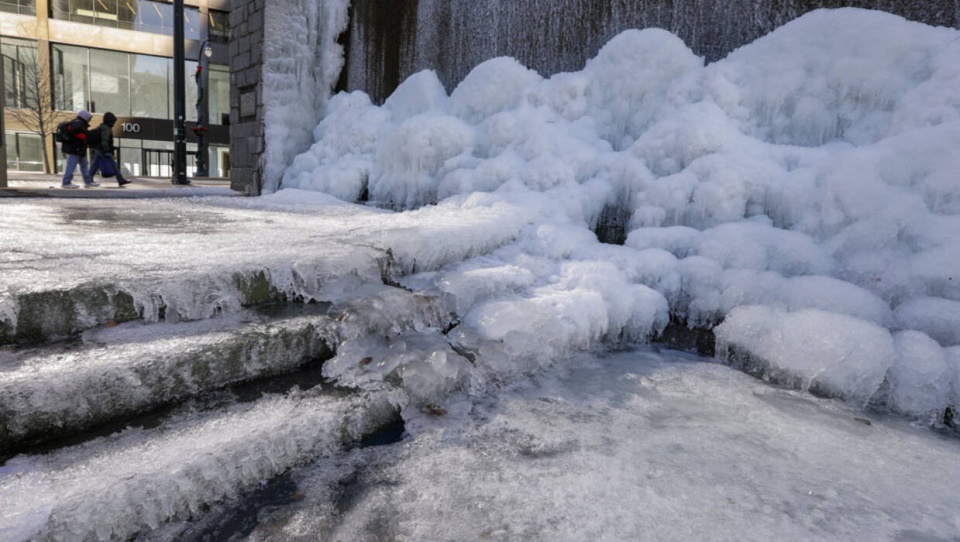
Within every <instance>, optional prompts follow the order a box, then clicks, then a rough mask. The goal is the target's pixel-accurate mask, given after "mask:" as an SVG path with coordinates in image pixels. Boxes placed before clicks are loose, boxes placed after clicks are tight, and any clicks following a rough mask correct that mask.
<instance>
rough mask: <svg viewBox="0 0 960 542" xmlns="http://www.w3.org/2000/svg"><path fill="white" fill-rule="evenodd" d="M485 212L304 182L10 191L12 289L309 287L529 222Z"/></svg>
mask: <svg viewBox="0 0 960 542" xmlns="http://www.w3.org/2000/svg"><path fill="white" fill-rule="evenodd" d="M473 211H474V212H470V211H469V210H464V209H458V210H457V212H456V213H454V212H451V211H450V210H449V209H447V210H446V211H441V212H433V213H431V211H430V210H425V211H424V212H418V213H404V214H394V213H388V212H384V211H380V210H377V209H374V208H368V207H362V206H356V205H347V204H343V203H342V202H339V201H338V200H334V199H332V198H329V197H326V196H323V195H321V194H316V193H306V192H300V191H298V190H286V191H284V192H283V193H281V194H276V195H274V196H271V197H264V198H218V197H210V198H191V199H188V200H184V199H179V200H175V199H150V200H49V199H47V200H43V199H34V200H23V199H17V200H14V199H4V200H0V295H3V293H4V292H5V291H7V292H18V293H22V292H25V291H41V290H45V289H51V288H60V289H63V288H70V287H74V286H76V285H78V284H82V283H85V282H91V281H94V282H112V283H116V284H121V285H124V286H126V287H128V288H129V289H131V290H134V291H136V290H137V289H138V288H137V284H138V283H142V282H143V281H150V280H163V281H169V280H174V281H177V282H189V281H196V280H202V279H204V278H206V277H210V276H213V277H215V276H217V275H223V274H225V273H228V272H230V271H235V270H251V269H256V270H261V269H264V268H267V269H270V270H272V271H274V272H276V273H281V272H285V273H286V274H287V275H289V281H290V282H291V284H290V285H289V286H290V287H291V288H299V287H303V288H306V289H307V291H304V292H299V293H301V294H307V295H309V294H310V293H311V292H310V291H309V288H311V287H313V288H316V287H317V286H318V279H322V278H324V276H323V275H324V272H326V273H327V274H328V276H333V275H344V274H350V273H352V274H354V275H357V276H359V277H361V278H364V279H367V278H374V279H376V280H379V277H380V269H379V268H378V262H377V261H376V259H377V258H378V257H381V256H382V255H383V252H384V251H385V250H386V249H388V248H389V249H390V250H391V252H392V253H393V254H394V256H395V257H396V258H397V259H398V260H399V261H402V260H403V259H404V258H410V259H411V260H412V259H416V261H417V262H418V265H419V267H420V268H421V269H422V268H429V267H430V266H432V265H437V264H438V262H443V261H457V260H459V259H462V257H463V251H464V250H469V251H474V252H475V251H477V250H482V249H483V248H484V247H486V248H490V247H493V246H496V245H497V244H499V243H502V242H504V241H505V240H507V239H509V238H510V237H511V236H512V235H514V234H515V233H516V231H517V229H519V227H520V226H521V225H522V224H523V223H524V216H525V213H523V212H519V211H518V210H517V209H511V208H507V206H499V207H496V206H490V207H484V206H476V207H474V208H473ZM464 239H469V240H470V241H471V243H469V244H468V243H466V242H464ZM464 247H466V248H464ZM318 262H324V263H321V264H318ZM314 265H318V267H319V270H317V269H309V268H310V267H311V266H314ZM298 270H302V271H303V273H302V274H299V275H298ZM311 275H312V276H311ZM143 289H146V287H144V288H143ZM0 311H2V299H0ZM0 314H2V312H0Z"/></svg>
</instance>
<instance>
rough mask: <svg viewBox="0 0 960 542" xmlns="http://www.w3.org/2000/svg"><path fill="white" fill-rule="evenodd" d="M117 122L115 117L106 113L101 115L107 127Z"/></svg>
mask: <svg viewBox="0 0 960 542" xmlns="http://www.w3.org/2000/svg"><path fill="white" fill-rule="evenodd" d="M116 122H117V116H116V115H114V114H113V113H111V112H109V111H107V112H106V113H104V114H103V123H104V124H106V125H107V126H113V125H114V124H115V123H116Z"/></svg>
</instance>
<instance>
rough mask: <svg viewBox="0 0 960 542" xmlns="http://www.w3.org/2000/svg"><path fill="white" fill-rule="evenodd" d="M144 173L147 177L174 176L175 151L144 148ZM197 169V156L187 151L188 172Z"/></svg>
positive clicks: (190, 172)
mask: <svg viewBox="0 0 960 542" xmlns="http://www.w3.org/2000/svg"><path fill="white" fill-rule="evenodd" d="M142 153H143V154H142V161H141V163H142V164H143V173H141V174H140V175H143V176H146V177H173V151H172V150H169V149H143V151H142ZM196 171H197V157H196V156H195V155H194V154H191V153H187V173H189V174H191V175H193V174H195V172H196Z"/></svg>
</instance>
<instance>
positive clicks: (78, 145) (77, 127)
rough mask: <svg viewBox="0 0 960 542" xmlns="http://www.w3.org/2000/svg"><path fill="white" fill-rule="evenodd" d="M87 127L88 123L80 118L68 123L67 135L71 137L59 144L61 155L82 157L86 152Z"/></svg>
mask: <svg viewBox="0 0 960 542" xmlns="http://www.w3.org/2000/svg"><path fill="white" fill-rule="evenodd" d="M89 127H90V123H88V122H87V121H85V120H83V119H82V118H80V117H77V118H75V119H73V120H72V121H70V126H69V127H68V128H67V133H69V134H70V135H71V136H72V137H71V138H70V139H69V140H68V141H64V142H63V143H61V144H60V149H61V150H62V151H63V154H73V155H76V156H83V155H84V154H85V153H86V152H87V128H89Z"/></svg>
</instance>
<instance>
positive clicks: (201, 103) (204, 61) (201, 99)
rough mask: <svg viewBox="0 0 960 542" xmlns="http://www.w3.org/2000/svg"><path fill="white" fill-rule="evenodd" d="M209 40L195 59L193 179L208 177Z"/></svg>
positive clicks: (210, 52)
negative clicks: (195, 115) (195, 99)
mask: <svg viewBox="0 0 960 542" xmlns="http://www.w3.org/2000/svg"><path fill="white" fill-rule="evenodd" d="M209 43H210V40H203V43H201V44H200V53H199V58H198V59H197V71H196V73H195V74H194V77H195V78H196V80H197V125H196V126H195V127H194V128H193V133H194V134H195V135H196V136H197V172H196V174H194V177H209V176H210V166H209V161H208V158H209V155H210V152H209V148H208V145H207V139H206V137H207V131H208V128H207V116H208V115H209V110H208V107H207V104H208V103H209V102H208V100H207V86H208V83H209V74H208V73H207V69H208V66H209V62H208V59H209V58H210V57H211V56H212V55H213V49H212V48H211V47H210V46H209Z"/></svg>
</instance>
